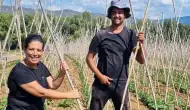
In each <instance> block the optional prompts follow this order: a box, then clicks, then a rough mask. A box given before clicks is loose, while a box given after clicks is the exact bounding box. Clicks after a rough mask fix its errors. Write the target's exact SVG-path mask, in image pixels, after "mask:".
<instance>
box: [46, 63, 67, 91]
mask: <svg viewBox="0 0 190 110" xmlns="http://www.w3.org/2000/svg"><path fill="white" fill-rule="evenodd" d="M66 70H68V65H67V64H66V62H63V63H60V70H59V74H58V76H57V77H56V78H55V79H54V78H53V77H52V76H49V77H47V82H48V85H49V87H50V89H53V90H55V89H58V88H59V87H60V85H61V83H62V82H63V79H64V77H65V74H66Z"/></svg>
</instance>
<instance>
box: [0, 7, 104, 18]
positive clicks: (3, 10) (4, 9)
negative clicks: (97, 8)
mask: <svg viewBox="0 0 190 110" xmlns="http://www.w3.org/2000/svg"><path fill="white" fill-rule="evenodd" d="M38 11H39V12H42V10H41V9H38ZM61 11H62V10H57V11H52V14H53V15H56V16H60V14H61ZM34 12H35V10H34V9H32V8H24V7H23V13H24V14H34ZM0 13H10V14H12V7H11V6H2V7H1V8H0ZM46 13H47V14H51V11H50V10H46ZM80 14H82V12H77V11H73V10H69V9H64V10H63V14H62V16H73V15H80ZM90 14H91V16H93V17H98V16H104V15H103V14H99V13H90Z"/></svg>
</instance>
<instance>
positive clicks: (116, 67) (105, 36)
mask: <svg viewBox="0 0 190 110" xmlns="http://www.w3.org/2000/svg"><path fill="white" fill-rule="evenodd" d="M136 44H137V37H136V32H135V31H133V30H131V29H127V28H126V27H124V28H123V30H122V31H121V32H120V33H119V34H112V33H110V32H109V31H108V29H103V30H100V31H99V32H97V33H96V35H95V36H94V38H93V39H92V41H91V44H90V47H89V52H94V53H98V58H99V59H98V65H97V67H98V69H99V70H100V72H101V73H102V74H104V75H107V76H109V77H110V78H113V80H116V81H118V80H121V81H122V80H123V81H126V80H127V78H128V64H129V58H130V56H131V52H132V49H133V48H134V47H135V46H136ZM96 80H98V79H97V78H96V76H95V81H96Z"/></svg>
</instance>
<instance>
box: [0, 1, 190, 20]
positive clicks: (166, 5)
mask: <svg viewBox="0 0 190 110" xmlns="http://www.w3.org/2000/svg"><path fill="white" fill-rule="evenodd" d="M12 1H13V2H14V0H12ZM33 1H34V2H33ZM45 1H46V8H47V9H52V10H61V9H71V10H75V11H79V12H83V11H85V10H87V11H89V12H93V13H102V14H105V8H106V0H42V2H43V3H45ZM110 1H111V0H108V6H109V5H110ZM124 1H125V3H126V4H127V6H129V2H128V0H124ZM131 1H132V5H133V9H134V13H135V16H136V17H137V18H142V17H143V15H144V11H145V8H146V4H147V2H148V0H131ZM174 1H175V6H176V13H177V16H179V13H180V7H181V6H182V7H183V8H182V11H181V16H190V11H189V10H190V0H174ZM34 3H35V4H37V0H22V5H23V7H27V8H34V5H33V4H34ZM9 4H10V0H4V2H3V5H9ZM173 10H174V9H173V7H172V0H152V2H151V5H150V9H149V13H148V18H151V19H157V18H161V16H162V13H163V15H164V18H171V17H172V18H173V17H175V15H174V11H173Z"/></svg>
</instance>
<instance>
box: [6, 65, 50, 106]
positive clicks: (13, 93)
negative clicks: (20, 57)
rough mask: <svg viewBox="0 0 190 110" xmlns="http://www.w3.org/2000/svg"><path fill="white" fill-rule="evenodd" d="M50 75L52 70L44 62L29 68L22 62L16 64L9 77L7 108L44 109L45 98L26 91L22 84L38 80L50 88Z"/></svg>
mask: <svg viewBox="0 0 190 110" xmlns="http://www.w3.org/2000/svg"><path fill="white" fill-rule="evenodd" d="M48 76H50V72H49V71H48V69H47V67H46V66H45V65H44V64H43V63H42V62H39V63H38V65H37V69H32V68H29V67H27V66H25V65H24V64H22V63H20V62H19V63H18V64H16V66H15V67H14V68H13V69H12V71H11V73H10V75H9V77H8V87H9V91H10V92H9V95H8V103H7V108H6V110H43V107H44V101H45V100H44V99H43V98H40V97H36V96H33V95H32V94H30V93H28V92H26V91H25V90H24V89H22V88H21V87H20V85H22V84H27V83H30V82H32V81H35V80H36V81H37V82H38V83H39V84H40V85H41V86H43V87H44V88H47V89H48V88H49V87H48V83H47V80H46V78H47V77H48Z"/></svg>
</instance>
